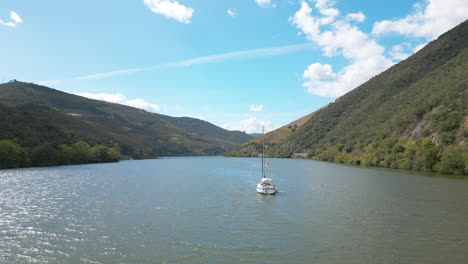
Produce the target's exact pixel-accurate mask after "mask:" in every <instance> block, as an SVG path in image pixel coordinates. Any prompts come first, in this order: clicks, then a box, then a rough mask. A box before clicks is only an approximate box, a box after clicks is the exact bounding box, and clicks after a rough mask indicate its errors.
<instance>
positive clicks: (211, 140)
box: [0, 81, 251, 156]
mask: <svg viewBox="0 0 468 264" xmlns="http://www.w3.org/2000/svg"><path fill="white" fill-rule="evenodd" d="M0 104H3V105H5V106H6V107H9V108H14V109H16V110H20V111H23V112H26V113H28V114H29V115H31V116H33V117H34V118H36V119H41V120H48V122H50V124H53V125H54V126H55V127H57V128H59V129H60V130H61V131H62V132H63V133H66V134H70V135H73V137H75V138H76V139H77V140H78V139H79V140H83V141H86V142H88V143H89V144H92V145H94V144H102V145H106V146H114V145H115V144H117V145H118V146H119V147H120V149H121V151H122V153H123V154H126V155H132V154H134V153H140V154H141V155H143V156H164V155H217V154H221V153H223V152H225V151H228V150H230V149H232V148H234V147H235V146H237V145H238V144H239V143H240V142H243V140H245V141H246V140H248V139H250V138H251V137H250V136H249V135H247V134H245V133H241V132H236V131H234V132H232V131H227V130H224V129H222V128H219V127H216V126H214V125H211V124H209V123H207V122H205V121H202V120H198V119H194V118H171V117H167V116H163V115H159V114H155V113H149V112H146V111H144V110H141V109H137V108H133V107H128V106H124V105H119V104H113V103H107V102H103V101H97V100H92V99H88V98H84V97H81V96H77V95H72V94H68V93H65V92H61V91H58V90H54V89H51V88H48V87H44V86H40V85H36V84H32V83H24V82H17V81H13V82H9V83H5V84H1V85H0ZM0 139H2V138H0Z"/></svg>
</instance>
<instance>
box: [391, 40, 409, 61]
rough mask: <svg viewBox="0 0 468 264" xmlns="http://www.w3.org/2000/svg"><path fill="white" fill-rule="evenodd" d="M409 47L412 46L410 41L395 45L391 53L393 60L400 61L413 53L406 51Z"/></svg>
mask: <svg viewBox="0 0 468 264" xmlns="http://www.w3.org/2000/svg"><path fill="white" fill-rule="evenodd" d="M409 48H411V45H410V44H409V43H403V44H398V45H395V46H393V47H392V49H391V50H390V52H389V53H390V56H392V59H393V60H397V61H400V60H404V59H406V58H408V57H409V56H411V53H408V52H406V50H407V49H409Z"/></svg>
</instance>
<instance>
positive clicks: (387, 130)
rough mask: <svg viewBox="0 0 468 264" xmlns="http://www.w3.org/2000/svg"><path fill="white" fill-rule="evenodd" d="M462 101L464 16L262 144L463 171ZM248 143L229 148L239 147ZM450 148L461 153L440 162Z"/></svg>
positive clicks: (465, 96) (467, 32)
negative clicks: (410, 53) (452, 162)
mask: <svg viewBox="0 0 468 264" xmlns="http://www.w3.org/2000/svg"><path fill="white" fill-rule="evenodd" d="M467 108H468V21H465V22H464V23H462V24H460V25H459V26H457V27H455V28H454V29H452V30H450V31H449V32H447V33H445V34H443V35H442V36H440V37H439V38H438V39H437V40H435V41H433V42H431V43H430V44H428V45H427V46H426V47H424V48H423V49H422V50H420V51H419V52H417V53H416V54H414V55H413V56H411V57H409V58H408V59H406V60H404V61H402V62H400V63H398V64H397V65H395V66H393V67H391V68H390V69H388V70H387V71H385V72H383V73H381V74H379V75H378V76H375V77H374V78H372V79H370V80H369V81H367V82H366V83H364V84H362V85H360V86H359V87H357V88H356V89H354V90H353V91H351V92H349V93H347V94H345V95H343V96H342V97H340V98H338V99H337V100H336V101H335V102H334V103H331V104H330V105H329V106H328V107H326V108H325V109H321V110H319V111H317V112H316V114H315V115H314V116H313V117H311V118H310V119H309V120H308V121H307V122H306V123H305V124H304V125H302V126H300V127H299V128H298V129H297V131H295V132H294V133H292V134H291V135H290V136H288V137H287V138H286V139H284V140H281V141H279V142H274V143H276V144H270V145H269V146H268V150H267V153H268V155H270V156H278V157H292V156H295V155H296V154H297V153H301V154H302V153H307V154H308V156H309V157H313V158H317V159H321V160H328V161H335V162H342V163H350V164H361V165H366V166H378V167H391V168H403V169H413V170H432V171H439V172H442V173H458V174H463V173H468V172H467V171H466V169H468V164H467V165H466V169H465V167H464V166H465V165H463V164H462V163H463V162H465V160H468V154H467V139H466V137H467V136H468V131H467V129H468V109H467ZM256 140H259V139H256ZM251 142H252V141H251ZM248 144H249V143H245V144H243V145H242V146H241V147H240V148H238V149H236V150H234V151H233V152H234V153H242V149H243V148H244V147H245V146H246V145H248ZM452 152H457V153H459V154H460V153H461V154H460V155H461V159H460V160H458V161H457V162H455V163H456V164H455V165H453V167H454V168H455V169H453V170H448V169H442V166H445V165H444V164H446V163H448V162H450V161H449V160H447V159H448V158H447V157H448V156H450V155H451V154H450V155H449V153H452ZM444 153H445V154H444ZM465 163H466V162H465ZM440 164H442V165H440ZM447 166H448V165H447Z"/></svg>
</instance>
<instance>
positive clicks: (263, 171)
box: [262, 126, 265, 178]
mask: <svg viewBox="0 0 468 264" xmlns="http://www.w3.org/2000/svg"><path fill="white" fill-rule="evenodd" d="M262 140H263V142H262V178H265V163H264V162H263V159H264V158H263V157H264V156H265V126H262Z"/></svg>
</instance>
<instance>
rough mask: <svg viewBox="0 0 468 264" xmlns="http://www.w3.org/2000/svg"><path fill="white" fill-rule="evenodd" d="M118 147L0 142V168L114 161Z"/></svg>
mask: <svg viewBox="0 0 468 264" xmlns="http://www.w3.org/2000/svg"><path fill="white" fill-rule="evenodd" d="M119 160H120V149H119V147H118V146H114V147H106V146H103V145H95V146H90V145H89V144H88V143H86V142H84V141H78V142H76V143H74V144H72V145H67V144H61V145H58V146H57V145H53V144H50V143H46V144H42V145H39V146H36V147H32V148H28V147H22V146H21V145H20V144H18V143H16V142H15V141H13V140H8V139H4V140H0V169H8V168H25V167H45V166H58V165H70V164H86V163H101V162H117V161H119Z"/></svg>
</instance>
